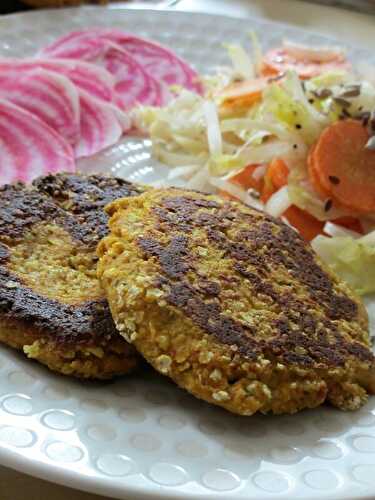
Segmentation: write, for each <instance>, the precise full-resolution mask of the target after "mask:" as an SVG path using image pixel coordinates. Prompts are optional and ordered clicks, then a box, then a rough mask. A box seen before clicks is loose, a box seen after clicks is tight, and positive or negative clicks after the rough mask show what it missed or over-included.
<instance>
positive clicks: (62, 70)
mask: <svg viewBox="0 0 375 500" xmlns="http://www.w3.org/2000/svg"><path fill="white" fill-rule="evenodd" d="M35 68H42V69H46V70H49V71H55V72H56V73H59V74H61V75H64V76H66V77H67V78H69V79H70V80H71V81H72V82H73V83H74V84H75V85H77V87H78V88H80V89H82V90H85V91H86V92H88V93H89V94H90V95H92V96H94V97H97V98H99V99H102V100H103V101H108V102H115V90H114V85H115V81H114V78H113V76H112V75H111V74H110V73H108V71H106V70H105V69H104V68H100V67H98V66H96V65H95V64H91V63H88V62H85V61H75V60H71V59H0V85H1V81H2V78H8V77H9V76H11V72H12V71H16V72H19V71H30V70H31V69H35Z"/></svg>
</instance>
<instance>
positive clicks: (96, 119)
mask: <svg viewBox="0 0 375 500" xmlns="http://www.w3.org/2000/svg"><path fill="white" fill-rule="evenodd" d="M80 105H81V138H80V141H79V143H78V144H77V145H76V147H75V154H76V157H77V158H81V157H83V156H91V155H94V154H96V153H98V152H99V151H102V150H103V149H106V148H107V147H109V146H112V145H113V144H115V143H116V142H117V141H118V140H119V138H120V137H121V135H122V127H121V126H120V123H119V121H118V119H117V117H116V112H115V111H114V109H113V107H112V106H111V105H110V104H107V103H105V102H103V101H100V100H98V99H95V97H92V96H90V94H88V93H87V92H83V91H81V92H80Z"/></svg>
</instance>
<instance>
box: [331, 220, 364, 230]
mask: <svg viewBox="0 0 375 500" xmlns="http://www.w3.org/2000/svg"><path fill="white" fill-rule="evenodd" d="M332 222H333V223H335V224H338V225H339V226H343V227H345V228H346V229H350V230H351V231H355V232H356V233H360V234H363V227H362V224H361V222H360V220H359V219H356V218H355V217H349V216H346V217H339V218H338V219H335V220H333V221H332Z"/></svg>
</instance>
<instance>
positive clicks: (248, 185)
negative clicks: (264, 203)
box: [230, 165, 263, 192]
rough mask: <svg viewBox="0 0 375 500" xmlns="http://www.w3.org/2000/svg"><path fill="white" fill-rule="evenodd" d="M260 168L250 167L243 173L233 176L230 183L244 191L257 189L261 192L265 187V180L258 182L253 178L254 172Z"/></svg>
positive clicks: (256, 166) (242, 171)
mask: <svg viewBox="0 0 375 500" xmlns="http://www.w3.org/2000/svg"><path fill="white" fill-rule="evenodd" d="M258 167H259V165H248V166H247V167H245V168H244V169H243V170H241V172H239V173H238V174H235V175H233V177H231V178H230V181H231V182H233V184H237V185H239V186H241V187H242V188H244V189H255V190H256V191H259V192H260V191H261V190H262V186H263V179H258V180H257V179H255V178H254V177H253V173H254V170H255V169H256V168H258Z"/></svg>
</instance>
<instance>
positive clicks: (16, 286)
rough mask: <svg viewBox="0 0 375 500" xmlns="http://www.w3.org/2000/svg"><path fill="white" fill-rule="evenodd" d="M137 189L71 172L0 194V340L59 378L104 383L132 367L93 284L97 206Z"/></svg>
mask: <svg viewBox="0 0 375 500" xmlns="http://www.w3.org/2000/svg"><path fill="white" fill-rule="evenodd" d="M141 191H142V190H141V188H138V187H136V186H133V185H132V184H130V183H128V182H126V181H124V180H122V179H117V178H113V177H104V176H98V175H95V176H87V177H86V176H81V175H71V174H66V175H64V174H59V175H49V176H47V177H42V178H39V179H37V180H36V181H35V182H34V185H33V186H25V185H24V184H22V183H18V184H14V185H7V186H3V187H1V188H0V341H2V342H4V343H6V344H8V345H10V346H12V347H14V348H17V349H23V351H24V352H25V353H26V354H27V355H28V356H29V357H30V358H34V359H36V360H38V361H39V362H40V363H42V364H44V365H47V366H48V367H49V368H50V369H51V370H54V371H56V372H60V373H63V374H65V375H73V376H76V377H82V378H99V379H105V378H110V377H112V376H114V375H119V374H124V373H128V372H129V371H131V370H133V369H134V368H135V367H136V366H137V364H138V362H139V359H140V358H139V356H138V355H137V353H136V351H135V349H134V348H133V347H132V346H130V345H129V344H128V343H127V342H126V341H125V340H123V339H122V338H121V337H120V336H119V335H118V333H117V331H116V328H115V326H114V323H113V320H112V317H111V314H110V311H109V308H108V303H107V301H106V299H105V297H104V293H103V290H102V289H101V287H100V284H99V281H98V279H97V276H96V266H97V257H96V246H97V243H98V242H99V241H100V239H101V238H102V237H103V236H105V235H106V234H107V219H108V217H107V215H106V214H105V212H104V206H105V205H106V204H107V203H109V202H111V201H113V200H115V199H116V198H121V197H124V196H125V197H126V196H135V195H138V194H139V193H140V192H141Z"/></svg>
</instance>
